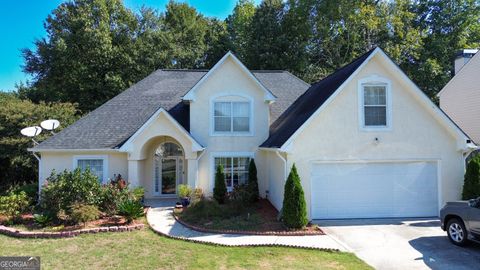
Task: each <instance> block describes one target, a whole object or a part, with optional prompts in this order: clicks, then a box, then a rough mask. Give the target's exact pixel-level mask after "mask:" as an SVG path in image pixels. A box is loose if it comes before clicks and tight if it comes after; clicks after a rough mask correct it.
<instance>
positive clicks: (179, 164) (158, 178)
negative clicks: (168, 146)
mask: <svg viewBox="0 0 480 270" xmlns="http://www.w3.org/2000/svg"><path fill="white" fill-rule="evenodd" d="M182 182H183V157H164V158H159V159H157V160H156V164H155V177H154V193H155V194H156V195H175V194H177V185H178V184H179V183H182Z"/></svg>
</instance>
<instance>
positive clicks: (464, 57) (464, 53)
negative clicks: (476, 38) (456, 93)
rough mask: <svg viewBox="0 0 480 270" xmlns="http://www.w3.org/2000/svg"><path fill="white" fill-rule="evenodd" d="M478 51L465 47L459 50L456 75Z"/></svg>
mask: <svg viewBox="0 0 480 270" xmlns="http://www.w3.org/2000/svg"><path fill="white" fill-rule="evenodd" d="M477 52H478V50H477V49H463V50H460V51H458V52H457V54H456V55H455V61H454V67H455V70H454V71H455V74H454V75H456V74H457V73H458V72H459V71H460V69H461V68H462V67H463V66H464V65H465V64H466V63H468V61H470V59H472V57H473V56H474V55H475V54H476V53H477Z"/></svg>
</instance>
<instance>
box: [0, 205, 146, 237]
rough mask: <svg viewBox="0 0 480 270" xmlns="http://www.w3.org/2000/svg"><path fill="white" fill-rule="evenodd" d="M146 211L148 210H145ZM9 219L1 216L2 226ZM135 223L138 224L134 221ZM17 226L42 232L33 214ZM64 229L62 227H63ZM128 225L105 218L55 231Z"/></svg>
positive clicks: (111, 217) (23, 215)
mask: <svg viewBox="0 0 480 270" xmlns="http://www.w3.org/2000/svg"><path fill="white" fill-rule="evenodd" d="M145 211H146V209H145ZM6 221H7V217H5V216H2V215H0V225H6ZM137 222H140V223H143V222H142V221H137ZM133 223H136V222H135V221H133ZM15 224H18V225H20V224H21V225H24V226H25V227H26V228H27V229H28V230H39V229H40V230H41V229H42V228H39V227H38V226H37V225H36V224H35V222H34V220H33V214H31V213H28V214H22V215H21V218H20V220H18V221H17V222H16V223H15ZM62 225H63V227H60V226H62ZM124 225H128V223H127V221H126V220H125V218H123V217H121V216H103V217H100V219H97V220H94V221H89V222H87V223H86V224H85V225H84V224H81V225H70V224H58V225H55V226H54V227H58V229H57V230H55V231H60V232H63V231H74V230H78V229H85V228H96V227H109V226H124ZM51 228H52V227H47V228H43V230H45V229H47V230H48V229H51Z"/></svg>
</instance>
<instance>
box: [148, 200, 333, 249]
mask: <svg viewBox="0 0 480 270" xmlns="http://www.w3.org/2000/svg"><path fill="white" fill-rule="evenodd" d="M150 209H151V208H148V209H147V214H148V212H149V211H150ZM172 215H173V212H172ZM147 223H148V224H149V227H150V229H151V230H152V231H153V232H154V233H156V234H158V235H161V236H164V237H167V238H170V239H174V240H181V241H185V242H191V243H196V244H204V245H209V246H219V247H287V248H299V249H308V250H321V251H326V252H340V250H339V249H337V248H321V247H306V246H298V245H287V244H239V245H227V244H221V243H214V242H209V241H202V240H197V239H192V238H188V237H180V236H173V235H169V234H167V233H164V232H162V231H160V230H156V229H155V228H154V227H153V226H151V225H150V222H149V221H148V216H147ZM180 224H182V223H180ZM182 226H184V225H183V224H182ZM191 230H193V229H191Z"/></svg>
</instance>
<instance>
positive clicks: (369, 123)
mask: <svg viewBox="0 0 480 270" xmlns="http://www.w3.org/2000/svg"><path fill="white" fill-rule="evenodd" d="M358 94H359V115H360V117H359V118H360V119H359V120H360V127H361V128H363V129H367V130H368V129H372V130H379V129H389V128H390V127H391V109H392V108H391V95H390V81H389V80H387V79H385V78H382V77H379V76H371V77H369V78H365V79H363V80H360V82H359V93H358Z"/></svg>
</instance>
